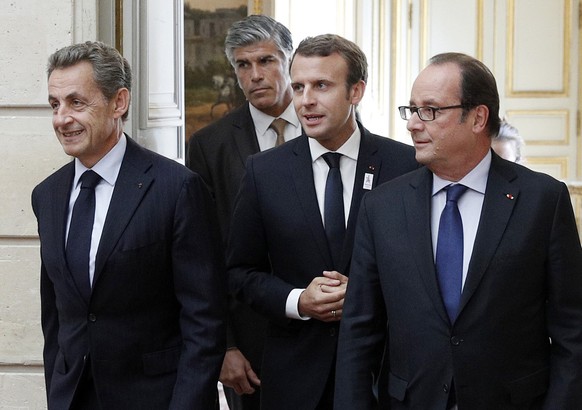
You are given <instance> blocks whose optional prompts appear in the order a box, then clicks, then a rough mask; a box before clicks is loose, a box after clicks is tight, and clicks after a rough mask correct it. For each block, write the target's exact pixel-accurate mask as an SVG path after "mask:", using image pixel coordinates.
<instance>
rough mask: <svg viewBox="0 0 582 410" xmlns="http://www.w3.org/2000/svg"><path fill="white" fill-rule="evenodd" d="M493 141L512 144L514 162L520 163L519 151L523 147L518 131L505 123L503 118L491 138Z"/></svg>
mask: <svg viewBox="0 0 582 410" xmlns="http://www.w3.org/2000/svg"><path fill="white" fill-rule="evenodd" d="M493 140H494V141H501V142H509V143H510V144H512V146H513V148H514V152H515V162H521V160H522V157H521V149H522V147H523V146H524V145H525V142H524V141H523V138H522V136H521V135H519V131H518V129H517V128H515V127H514V126H513V125H511V124H510V123H508V122H507V120H505V118H503V119H502V120H501V124H500V126H499V132H498V133H497V135H496V136H495V137H494V138H493Z"/></svg>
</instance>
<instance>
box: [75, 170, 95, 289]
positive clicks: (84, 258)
mask: <svg viewBox="0 0 582 410" xmlns="http://www.w3.org/2000/svg"><path fill="white" fill-rule="evenodd" d="M100 180H101V177H100V176H99V174H97V173H96V172H95V171H91V170H87V171H85V172H84V173H83V175H81V179H80V181H81V191H80V192H79V196H78V197H77V199H76V201H75V205H74V207H73V215H72V217H71V225H70V226H69V235H68V236H67V247H66V256H67V264H68V265H69V270H70V271H71V273H72V274H73V279H74V280H75V283H76V284H77V287H78V288H79V290H81V292H82V294H83V296H84V297H85V298H86V299H87V300H88V299H89V296H90V294H91V285H90V283H89V252H90V250H91V234H92V232H93V221H94V220H95V187H96V186H97V184H98V183H99V181H100Z"/></svg>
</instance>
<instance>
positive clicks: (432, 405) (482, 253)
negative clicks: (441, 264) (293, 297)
mask: <svg viewBox="0 0 582 410" xmlns="http://www.w3.org/2000/svg"><path fill="white" fill-rule="evenodd" d="M432 180H433V176H432V173H431V172H430V171H429V170H428V169H426V168H421V169H419V170H417V171H415V172H413V173H410V174H408V175H405V176H403V177H401V178H398V179H396V180H394V181H391V182H389V183H387V184H385V185H383V186H382V187H380V188H378V189H377V190H375V191H373V192H371V193H370V194H368V195H366V196H365V197H364V199H363V201H362V206H361V208H360V217H359V219H358V232H357V233H356V239H355V244H354V257H353V260H352V270H351V275H350V283H349V286H348V290H347V296H346V302H345V305H344V316H343V319H342V325H341V331H340V341H339V348H338V349H339V352H338V363H337V378H336V396H335V397H336V405H337V407H336V408H337V409H345V410H348V409H350V410H351V409H362V410H365V409H373V408H376V406H377V405H378V403H377V400H376V398H375V394H374V389H373V388H372V386H373V385H374V384H375V383H376V382H377V395H378V397H379V404H380V406H381V408H388V409H425V410H431V409H434V410H437V409H439V410H442V409H445V408H446V406H447V397H448V396H449V394H450V389H451V381H452V380H454V386H455V392H456V398H457V403H458V406H459V409H476V410H480V409H482V410H486V409H487V410H488V409H541V408H544V409H578V408H582V366H581V363H582V250H581V248H580V241H579V237H578V232H577V230H576V223H575V219H574V213H573V211H572V205H571V202H570V198H569V195H568V190H567V187H566V185H565V184H563V183H561V182H558V181H556V180H554V179H553V178H551V177H549V176H547V175H544V174H539V173H535V172H533V171H531V170H528V169H527V168H525V167H522V166H520V165H517V164H514V163H511V162H508V161H505V160H503V159H501V158H499V157H498V156H497V155H496V154H495V153H492V161H491V167H490V170H489V175H488V180H487V186H486V191H485V196H484V201H483V207H482V211H481V215H480V220H479V226H478V230H477V234H476V238H475V242H474V247H473V252H472V255H471V259H470V262H469V267H468V273H467V277H466V281H465V285H464V288H463V291H462V295H461V301H460V312H459V315H458V317H457V319H456V321H455V322H454V323H453V324H451V323H450V321H449V318H448V316H447V313H446V310H445V307H444V304H443V302H442V298H441V296H440V293H439V288H438V282H437V278H436V273H435V265H434V257H433V247H432V239H431V211H430V209H431V195H432ZM380 365H382V366H380Z"/></svg>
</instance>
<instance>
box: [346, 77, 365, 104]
mask: <svg viewBox="0 0 582 410" xmlns="http://www.w3.org/2000/svg"><path fill="white" fill-rule="evenodd" d="M365 91H366V83H365V82H364V81H363V80H360V81H358V82H357V83H355V84H354V85H352V86H351V89H350V101H351V103H352V105H358V104H359V103H360V101H362V98H364V92H365Z"/></svg>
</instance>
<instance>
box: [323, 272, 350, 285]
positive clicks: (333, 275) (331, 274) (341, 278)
mask: <svg viewBox="0 0 582 410" xmlns="http://www.w3.org/2000/svg"><path fill="white" fill-rule="evenodd" d="M323 276H324V277H326V278H328V279H335V280H339V281H340V283H342V284H346V283H348V277H347V276H345V275H342V274H341V273H339V272H338V271H335V270H333V271H329V270H325V271H323Z"/></svg>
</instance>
